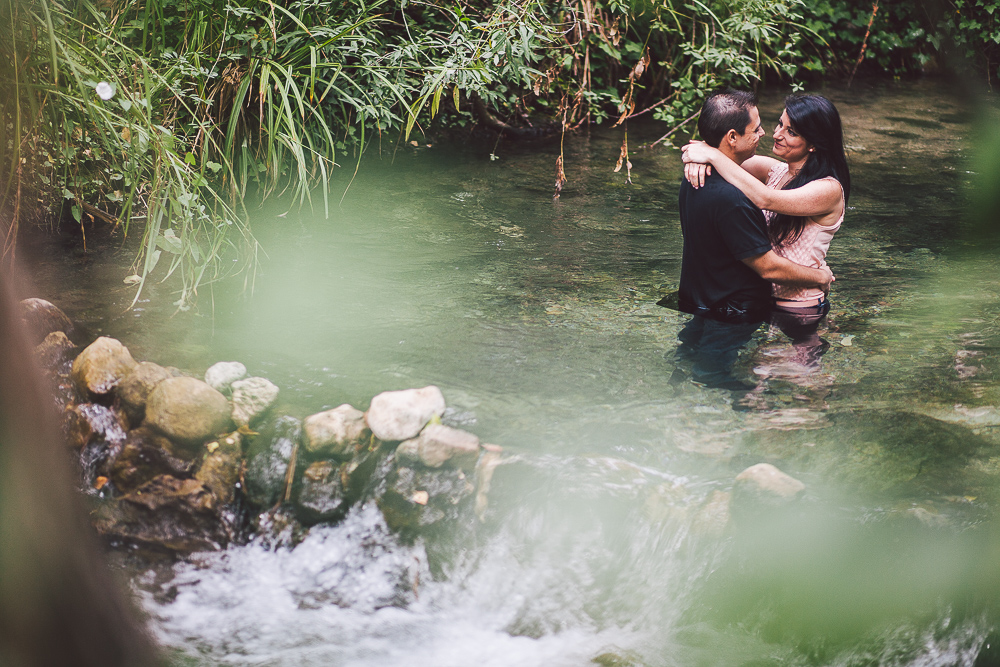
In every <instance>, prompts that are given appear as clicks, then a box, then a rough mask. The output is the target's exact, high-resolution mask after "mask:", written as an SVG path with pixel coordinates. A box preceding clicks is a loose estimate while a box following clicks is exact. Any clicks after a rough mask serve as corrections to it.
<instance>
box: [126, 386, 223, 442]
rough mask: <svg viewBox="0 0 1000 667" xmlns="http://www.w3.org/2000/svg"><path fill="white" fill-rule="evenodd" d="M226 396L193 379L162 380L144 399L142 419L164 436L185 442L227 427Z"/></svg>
mask: <svg viewBox="0 0 1000 667" xmlns="http://www.w3.org/2000/svg"><path fill="white" fill-rule="evenodd" d="M230 412H231V411H230V407H229V401H227V400H226V397H225V396H223V395H222V394H220V393H219V392H218V391H216V390H215V389H212V388H211V387H210V386H208V385H207V384H205V383H204V382H202V381H201V380H198V379H196V378H188V377H179V378H168V379H166V380H163V381H162V382H160V383H159V384H157V385H156V387H155V388H154V389H153V390H152V391H151V392H150V394H149V398H148V399H147V400H146V421H147V422H148V423H149V424H150V425H152V426H153V427H155V428H156V429H157V430H158V431H160V432H161V433H164V434H165V435H166V436H167V437H168V438H170V439H171V440H174V441H176V442H178V443H182V444H187V445H197V444H201V443H202V442H204V441H205V440H207V439H209V438H211V437H213V436H215V435H216V434H219V433H223V432H225V431H228V430H229V424H230Z"/></svg>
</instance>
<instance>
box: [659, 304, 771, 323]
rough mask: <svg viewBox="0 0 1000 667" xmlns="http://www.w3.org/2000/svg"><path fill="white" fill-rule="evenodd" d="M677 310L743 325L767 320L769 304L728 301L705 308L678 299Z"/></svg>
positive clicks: (769, 309) (769, 310)
mask: <svg viewBox="0 0 1000 667" xmlns="http://www.w3.org/2000/svg"><path fill="white" fill-rule="evenodd" d="M678 310H680V311H681V312H685V313H690V314H692V315H700V316H701V317H707V318H708V319H710V320H719V321H722V322H732V323H734V324H743V323H749V322H763V321H764V320H766V319H768V316H769V314H770V312H771V304H770V303H768V302H762V301H729V302H725V303H720V304H715V305H714V306H711V307H707V306H700V305H696V304H693V303H691V302H690V301H688V300H687V299H678Z"/></svg>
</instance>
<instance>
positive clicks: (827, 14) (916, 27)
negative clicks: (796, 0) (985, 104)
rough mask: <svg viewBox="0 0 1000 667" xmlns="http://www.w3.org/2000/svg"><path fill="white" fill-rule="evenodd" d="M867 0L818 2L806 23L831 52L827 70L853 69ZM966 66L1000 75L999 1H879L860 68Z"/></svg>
mask: <svg viewBox="0 0 1000 667" xmlns="http://www.w3.org/2000/svg"><path fill="white" fill-rule="evenodd" d="M872 8H873V2H872V1H871V0H816V1H815V2H812V3H810V5H809V10H808V13H807V18H806V24H807V25H808V26H809V27H810V29H812V30H813V31H815V32H816V33H817V34H818V35H820V36H821V37H822V38H823V39H824V40H825V41H827V42H828V43H829V44H830V45H831V46H832V47H833V48H832V49H831V50H830V51H829V52H828V57H827V59H826V60H827V65H828V66H829V67H830V68H831V69H832V70H833V71H835V72H841V73H845V72H848V71H850V70H851V69H852V68H853V67H854V63H855V62H856V59H857V57H858V54H859V53H860V51H861V45H862V42H863V40H864V37H865V32H866V30H867V28H868V24H869V21H870V20H871V16H872ZM963 62H964V63H968V64H969V65H971V66H972V67H973V68H975V69H977V70H978V71H980V72H983V73H985V74H986V75H987V77H988V78H992V77H993V76H1000V69H998V67H1000V0H937V1H936V2H933V1H930V2H917V3H915V2H903V1H902V0H895V1H893V0H889V1H886V0H882V2H880V3H879V6H878V12H877V14H876V15H875V19H874V21H873V22H872V27H871V34H870V35H869V37H868V42H867V50H866V54H865V60H864V64H863V66H862V68H863V69H867V70H868V71H869V72H872V73H875V74H884V73H889V74H892V75H895V76H902V75H908V74H912V73H915V72H920V71H925V70H928V69H935V68H939V67H942V66H949V67H954V66H956V65H960V64H961V63H963Z"/></svg>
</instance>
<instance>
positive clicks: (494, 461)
mask: <svg viewBox="0 0 1000 667" xmlns="http://www.w3.org/2000/svg"><path fill="white" fill-rule="evenodd" d="M502 451H503V449H502V448H501V447H500V446H498V445H483V455H482V456H480V457H479V461H478V462H477V463H476V517H477V518H478V519H479V520H480V521H484V520H485V519H486V509H487V507H488V505H489V493H490V486H491V485H492V484H493V472H494V471H495V470H496V469H497V466H498V465H500V463H501V461H502V458H501V452H502Z"/></svg>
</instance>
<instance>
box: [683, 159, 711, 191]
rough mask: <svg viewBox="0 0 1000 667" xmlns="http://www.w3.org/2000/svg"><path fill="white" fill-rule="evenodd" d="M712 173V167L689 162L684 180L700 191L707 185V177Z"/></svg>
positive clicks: (685, 169)
mask: <svg viewBox="0 0 1000 667" xmlns="http://www.w3.org/2000/svg"><path fill="white" fill-rule="evenodd" d="M711 173H712V165H710V164H703V163H701V162H688V163H687V164H685V165H684V178H686V179H687V182H688V183H690V184H691V185H692V187H694V189H696V190H697V189H698V188H700V187H701V186H703V185H705V177H707V176H709V175H710V174H711Z"/></svg>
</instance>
